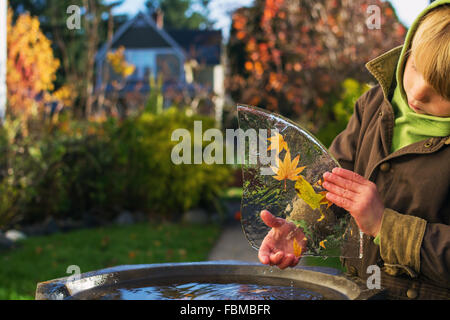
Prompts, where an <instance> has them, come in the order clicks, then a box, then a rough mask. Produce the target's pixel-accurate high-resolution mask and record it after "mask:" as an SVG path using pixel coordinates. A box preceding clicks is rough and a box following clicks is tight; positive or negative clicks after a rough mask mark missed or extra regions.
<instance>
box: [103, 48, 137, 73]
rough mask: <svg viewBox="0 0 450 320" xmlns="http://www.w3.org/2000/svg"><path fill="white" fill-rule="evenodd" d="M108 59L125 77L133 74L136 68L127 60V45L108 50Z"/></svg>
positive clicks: (115, 69) (116, 70)
mask: <svg viewBox="0 0 450 320" xmlns="http://www.w3.org/2000/svg"><path fill="white" fill-rule="evenodd" d="M106 59H107V60H108V62H109V64H110V65H111V67H112V68H113V70H114V72H115V73H117V74H118V75H121V76H122V77H123V78H127V77H129V76H131V75H132V74H133V72H134V70H135V66H134V65H132V64H129V63H128V62H127V61H126V60H125V47H123V46H120V47H119V48H118V49H117V50H116V51H115V52H108V53H107V55H106Z"/></svg>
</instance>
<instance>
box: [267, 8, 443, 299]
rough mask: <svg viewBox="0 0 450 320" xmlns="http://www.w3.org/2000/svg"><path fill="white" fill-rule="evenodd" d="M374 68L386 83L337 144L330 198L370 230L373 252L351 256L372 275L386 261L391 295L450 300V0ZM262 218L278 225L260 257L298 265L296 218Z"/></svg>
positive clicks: (365, 101) (356, 271)
mask: <svg viewBox="0 0 450 320" xmlns="http://www.w3.org/2000/svg"><path fill="white" fill-rule="evenodd" d="M367 68H368V70H369V71H370V72H371V73H372V74H373V75H374V77H375V78H376V79H377V80H378V82H379V85H377V86H376V87H374V88H372V89H371V90H370V91H369V92H367V93H366V94H364V95H363V96H362V97H361V98H360V99H359V100H358V101H357V103H356V106H355V112H354V114H353V116H352V118H351V119H350V121H349V124H348V126H347V128H346V129H345V130H344V131H343V132H342V133H341V134H339V135H338V136H337V137H336V139H335V140H334V141H333V143H332V145H331V147H330V152H331V153H332V154H333V155H334V156H335V157H336V159H337V160H338V161H339V163H340V164H341V166H342V168H335V169H334V170H333V171H332V172H327V173H325V174H324V176H323V178H324V183H323V187H324V188H325V189H326V190H328V194H327V199H328V200H330V201H331V202H333V203H334V204H335V205H336V206H338V207H341V208H343V209H345V210H347V211H348V212H349V213H350V214H351V215H352V216H353V218H354V221H355V222H356V224H357V225H358V227H359V228H360V230H361V231H362V232H364V248H363V252H364V254H363V259H342V262H343V264H344V266H345V267H346V268H347V272H348V273H349V274H350V275H352V276H358V277H360V278H363V279H365V278H367V276H368V274H367V273H366V270H367V267H368V266H369V265H378V266H380V267H381V270H382V274H381V285H382V287H384V288H386V289H387V293H388V297H389V298H409V299H450V226H449V224H450V0H438V1H436V2H434V3H433V4H431V5H430V6H429V7H428V8H427V9H426V10H425V11H424V12H423V13H422V14H420V16H419V17H418V18H417V19H416V21H415V22H414V24H413V25H412V26H411V28H410V30H409V32H408V34H407V37H406V40H405V44H404V45H403V47H399V48H395V49H393V50H391V51H389V52H388V53H386V54H384V55H382V56H380V57H378V58H376V59H374V60H372V61H371V62H369V63H368V64H367ZM261 218H262V219H263V220H264V222H265V223H266V224H267V225H268V226H269V227H271V228H272V230H271V231H270V232H269V233H268V235H267V236H266V238H265V239H264V241H263V243H262V244H261V248H260V250H259V259H260V261H261V262H262V263H264V264H271V265H277V266H279V267H280V268H286V267H289V266H291V267H292V266H295V265H296V264H297V263H298V260H299V259H298V258H296V257H295V256H294V255H293V252H292V248H291V247H289V245H288V244H287V242H286V241H285V240H284V239H285V237H284V235H285V234H287V233H288V232H290V231H292V228H293V225H292V224H289V223H288V222H286V221H285V220H283V219H281V218H275V217H274V216H273V215H271V214H270V213H269V212H268V211H263V212H261ZM290 242H292V241H290Z"/></svg>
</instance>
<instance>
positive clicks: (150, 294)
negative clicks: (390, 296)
mask: <svg viewBox="0 0 450 320" xmlns="http://www.w3.org/2000/svg"><path fill="white" fill-rule="evenodd" d="M382 296H383V290H377V289H375V290H369V289H368V288H367V286H366V283H364V282H362V281H360V280H357V279H353V278H349V277H347V276H345V275H343V274H340V273H339V271H337V270H335V269H331V268H323V267H296V268H288V269H285V270H280V269H278V268H276V267H269V266H264V265H261V264H255V263H246V262H241V261H213V262H211V261H209V262H190V263H163V264H144V265H124V266H117V267H112V268H107V269H101V270H97V271H92V272H87V273H83V274H81V275H79V277H74V276H70V277H65V278H59V279H54V280H50V281H45V282H40V283H38V284H37V289H36V299H37V300H62V299H77V300H78V299H88V300H99V299H115V300H160V299H177V300H178V299H202V300H226V299H232V300H263V299H264V300H268V299H271V300H288V299H295V300H366V299H377V298H381V297H382Z"/></svg>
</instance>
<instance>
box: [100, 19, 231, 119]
mask: <svg viewBox="0 0 450 320" xmlns="http://www.w3.org/2000/svg"><path fill="white" fill-rule="evenodd" d="M121 46H123V47H125V59H126V60H127V62H129V63H132V64H133V65H135V67H136V69H135V72H134V73H133V74H132V75H131V76H130V77H129V78H128V79H127V83H126V85H125V87H124V88H123V90H122V94H124V95H125V94H126V93H127V92H131V91H133V90H139V91H140V92H141V93H143V94H145V93H148V92H149V81H148V79H149V75H150V74H152V75H153V76H155V75H159V74H162V76H163V79H164V82H165V83H166V84H167V83H170V84H175V85H176V86H177V87H178V88H186V87H189V86H193V85H194V84H195V85H196V86H201V87H202V88H203V89H206V90H209V91H210V92H211V93H213V94H214V96H215V98H214V103H215V115H216V118H217V120H218V121H220V117H221V113H222V105H223V97H224V69H223V65H222V60H223V59H222V52H223V50H222V32H221V31H220V30H170V29H169V30H166V29H164V28H163V25H162V16H161V15H155V16H154V17H151V16H150V15H148V14H146V13H142V12H140V13H138V14H137V15H136V16H135V17H134V18H132V19H131V20H129V21H127V22H126V23H124V24H123V25H122V26H121V27H120V28H119V29H118V30H117V32H116V33H115V34H114V36H113V39H112V40H111V42H110V43H105V44H104V45H103V47H102V48H101V49H100V50H99V53H98V55H97V58H96V68H97V70H96V71H97V72H96V73H97V79H96V87H97V89H98V88H101V87H105V85H106V88H107V89H106V91H108V90H111V87H110V86H108V84H107V83H105V82H108V81H111V80H110V79H109V80H108V79H105V74H106V73H105V70H107V68H108V64H107V61H106V55H107V53H108V51H114V50H115V49H117V48H119V47H121Z"/></svg>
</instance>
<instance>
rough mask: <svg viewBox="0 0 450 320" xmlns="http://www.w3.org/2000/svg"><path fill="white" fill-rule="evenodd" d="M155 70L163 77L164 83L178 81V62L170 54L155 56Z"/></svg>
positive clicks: (177, 59) (174, 56)
mask: <svg viewBox="0 0 450 320" xmlns="http://www.w3.org/2000/svg"><path fill="white" fill-rule="evenodd" d="M156 70H157V72H158V74H161V75H162V76H163V79H164V81H178V80H179V79H180V60H179V58H178V57H177V56H176V55H174V54H171V53H160V54H157V55H156Z"/></svg>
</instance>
